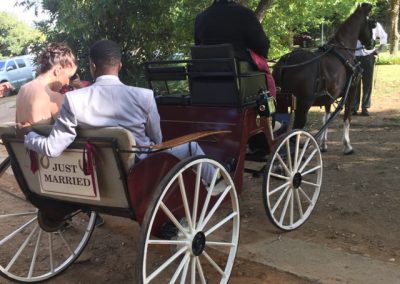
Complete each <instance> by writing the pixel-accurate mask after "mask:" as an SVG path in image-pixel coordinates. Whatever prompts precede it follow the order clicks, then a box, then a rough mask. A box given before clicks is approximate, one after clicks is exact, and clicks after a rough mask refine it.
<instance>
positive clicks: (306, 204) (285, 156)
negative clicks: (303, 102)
mask: <svg viewBox="0 0 400 284" xmlns="http://www.w3.org/2000/svg"><path fill="white" fill-rule="evenodd" d="M321 183H322V157H321V151H320V149H319V146H318V143H317V142H316V141H315V139H314V137H313V136H312V135H311V134H309V133H308V132H305V131H303V130H293V131H291V132H290V133H289V134H287V135H286V136H285V137H283V138H282V139H281V140H280V141H279V143H277V146H276V147H275V150H274V151H273V152H272V153H271V155H270V160H269V168H268V171H267V172H266V174H265V176H264V182H263V199H264V207H265V210H266V213H267V216H268V217H269V219H270V220H271V222H272V223H273V224H274V225H275V226H276V227H278V228H280V229H282V230H286V231H290V230H294V229H296V228H298V227H300V226H301V225H302V224H304V223H305V221H306V220H307V218H308V217H309V216H310V214H311V212H312V210H313V209H314V207H315V204H316V202H317V200H318V196H319V192H320V188H321Z"/></svg>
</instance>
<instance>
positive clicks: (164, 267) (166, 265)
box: [146, 247, 187, 283]
mask: <svg viewBox="0 0 400 284" xmlns="http://www.w3.org/2000/svg"><path fill="white" fill-rule="evenodd" d="M186 250H187V248H186V247H183V248H181V249H180V250H178V251H177V252H176V253H175V254H174V255H173V256H171V257H170V258H169V259H168V260H167V261H165V262H164V264H163V265H161V266H160V267H158V268H157V269H156V270H155V271H154V272H153V273H152V274H150V276H149V277H147V278H146V283H149V282H151V281H152V280H153V279H154V278H155V277H157V275H159V274H160V273H161V272H163V271H164V269H166V268H167V267H168V266H169V265H170V264H171V263H172V262H174V261H175V259H177V258H178V257H179V256H180V255H181V254H182V253H184V252H185V251H186Z"/></svg>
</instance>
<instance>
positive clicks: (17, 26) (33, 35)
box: [0, 12, 45, 58]
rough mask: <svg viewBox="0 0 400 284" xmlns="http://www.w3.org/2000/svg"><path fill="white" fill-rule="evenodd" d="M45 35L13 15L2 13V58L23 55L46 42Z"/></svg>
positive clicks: (0, 39)
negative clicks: (34, 46) (35, 45)
mask: <svg viewBox="0 0 400 284" xmlns="http://www.w3.org/2000/svg"><path fill="white" fill-rule="evenodd" d="M44 38H45V37H44V36H43V34H41V33H40V32H39V31H38V30H36V29H33V28H31V27H29V26H28V25H26V24H25V23H23V22H21V21H18V20H16V19H15V17H14V16H13V15H11V14H8V13H6V12H0V58H2V57H11V56H17V55H22V54H25V53H26V52H27V49H28V48H29V47H31V46H33V45H34V44H37V43H38V42H41V41H43V40H44Z"/></svg>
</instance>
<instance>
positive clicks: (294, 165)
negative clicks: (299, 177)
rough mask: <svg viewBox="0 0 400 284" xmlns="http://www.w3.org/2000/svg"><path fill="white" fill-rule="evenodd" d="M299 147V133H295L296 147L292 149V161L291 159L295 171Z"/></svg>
mask: <svg viewBox="0 0 400 284" xmlns="http://www.w3.org/2000/svg"><path fill="white" fill-rule="evenodd" d="M299 148H300V133H298V134H297V135H296V148H295V150H294V161H293V171H297V167H298V165H297V161H298V158H299Z"/></svg>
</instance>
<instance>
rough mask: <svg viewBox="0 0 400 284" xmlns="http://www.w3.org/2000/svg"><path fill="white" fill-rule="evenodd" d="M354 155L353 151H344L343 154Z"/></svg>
mask: <svg viewBox="0 0 400 284" xmlns="http://www.w3.org/2000/svg"><path fill="white" fill-rule="evenodd" d="M353 153H354V150H353V149H350V150H345V151H343V154H345V155H351V154H353Z"/></svg>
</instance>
